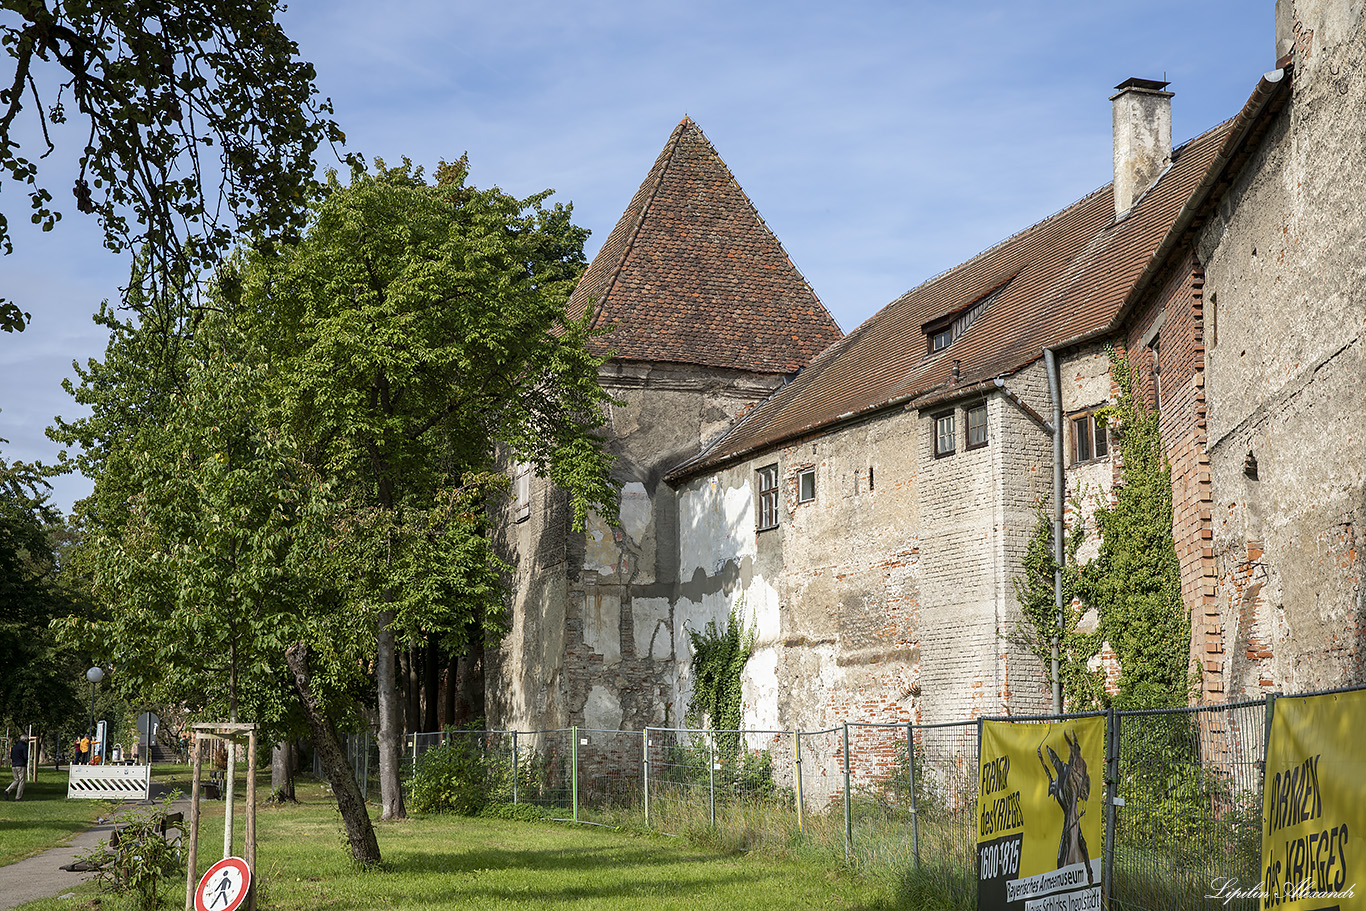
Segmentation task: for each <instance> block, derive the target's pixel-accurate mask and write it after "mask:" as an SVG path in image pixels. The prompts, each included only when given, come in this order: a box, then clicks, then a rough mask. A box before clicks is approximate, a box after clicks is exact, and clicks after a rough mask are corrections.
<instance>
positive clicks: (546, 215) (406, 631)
mask: <svg viewBox="0 0 1366 911" xmlns="http://www.w3.org/2000/svg"><path fill="white" fill-rule="evenodd" d="M377 168H378V171H377V173H374V174H370V173H368V172H366V171H365V170H364V169H362V168H359V167H356V168H353V170H352V172H351V182H350V184H349V186H345V187H344V186H342V185H341V184H340V183H339V182H338V180H337V178H336V176H335V175H333V176H332V177H331V179H330V188H329V189H330V192H329V193H328V194H327V195H326V196H325V197H324V198H323V200H322V201H321V202H320V203H319V204H318V205H317V207H316V208H315V210H314V213H313V216H312V221H311V224H310V226H309V228H308V230H307V233H306V234H305V235H304V237H303V238H302V239H301V240H300V241H299V242H298V243H296V244H291V245H288V246H284V247H282V248H280V250H279V252H278V255H262V254H254V255H253V256H252V257H249V264H248V267H247V268H245V269H244V270H243V272H242V275H241V285H240V294H241V304H240V307H239V309H240V311H241V312H242V313H243V314H244V315H247V316H246V317H245V318H250V319H252V320H255V321H256V326H257V328H256V329H254V330H253V332H254V335H255V336H256V337H258V338H260V339H262V340H263V341H266V342H267V343H268V344H270V345H271V346H272V347H271V350H270V359H271V362H272V363H273V364H276V365H278V368H279V372H278V374H277V377H278V380H279V383H278V386H277V394H276V395H274V396H272V400H273V401H276V402H278V403H279V412H278V421H279V423H280V425H281V426H285V427H288V428H290V429H291V432H292V433H294V434H297V435H298V436H299V438H300V439H301V440H302V441H304V447H305V450H306V451H307V453H308V455H307V457H308V458H309V459H310V460H311V461H312V463H313V464H314V465H316V466H317V467H318V469H319V471H320V472H321V473H322V474H323V476H325V477H327V478H328V479H329V480H331V481H332V482H333V483H335V485H336V486H335V488H334V489H335V496H336V497H337V499H338V501H339V502H340V503H341V504H342V508H343V510H344V511H345V513H346V514H347V515H348V516H349V517H350V518H349V520H348V522H347V529H348V534H349V535H350V536H351V540H352V543H351V545H350V546H349V547H348V548H347V550H348V552H349V554H350V563H349V564H348V566H347V567H346V570H345V571H344V572H342V573H341V574H340V575H339V578H342V579H345V580H346V585H347V592H346V593H345V597H346V598H347V599H348V601H349V602H350V603H351V605H353V609H352V611H351V613H353V614H355V613H360V612H362V611H365V612H369V613H370V615H371V616H372V617H373V618H374V624H375V625H374V629H375V631H376V652H377V654H376V665H375V667H376V684H377V694H378V739H379V745H380V781H381V792H382V798H381V799H382V802H383V816H384V818H393V817H397V816H402V815H404V810H403V804H402V797H401V791H400V788H399V774H400V765H399V707H400V706H399V698H398V692H397V689H396V679H395V663H396V662H395V648H396V643H398V642H401V641H405V640H410V639H416V638H419V637H423V636H425V635H426V634H428V633H433V632H434V633H437V634H438V635H439V636H440V637H441V639H442V641H443V642H444V643H445V644H446V645H447V646H448V647H451V648H459V647H460V646H462V645H463V644H464V642H465V637H466V636H467V633H468V630H469V629H470V627H471V625H473V626H474V627H475V628H476V629H489V630H497V629H498V624H499V622H500V620H501V617H502V614H503V606H504V599H503V590H502V586H501V584H500V580H499V575H500V573H501V572H503V571H504V570H505V569H506V567H503V566H502V565H501V564H500V563H499V562H498V561H497V560H496V559H495V557H494V555H493V552H492V549H491V547H490V545H489V541H488V538H487V536H486V534H485V533H484V531H485V530H484V523H485V511H484V509H483V508H482V506H481V504H482V502H483V500H484V498H485V497H487V496H488V495H490V494H492V493H493V492H495V491H496V490H497V489H499V488H498V479H499V478H500V477H501V476H500V475H499V474H497V473H496V471H495V469H496V467H497V459H496V454H497V453H496V447H497V446H499V445H502V446H503V447H505V448H506V451H507V452H508V453H509V454H510V455H511V457H512V458H515V459H518V460H522V461H526V462H529V463H531V464H532V465H533V466H534V467H535V469H536V470H537V471H538V472H539V473H540V474H542V475H543V476H547V477H549V478H550V479H551V480H552V481H554V482H555V483H556V484H557V485H558V486H559V487H560V488H562V489H563V490H565V491H567V492H568V493H569V495H570V499H571V502H572V505H573V510H574V514H575V518H576V521H577V522H578V523H579V524H580V525H581V524H582V523H583V521H584V519H585V518H586V516H587V512H588V510H590V509H592V510H596V511H598V512H600V513H601V514H604V515H606V516H609V517H615V515H616V502H617V501H616V489H615V487H614V486H613V484H612V482H611V481H610V479H609V476H608V468H609V459H608V457H607V456H606V455H605V454H604V452H603V450H602V447H601V442H602V441H601V439H600V438H599V437H598V436H597V435H596V434H595V432H594V428H596V427H598V426H599V425H600V424H601V423H602V422H603V420H604V403H605V402H606V396H605V394H604V393H603V391H602V389H601V387H600V386H599V384H598V381H597V369H598V366H599V364H600V363H601V362H600V360H598V359H597V358H594V357H593V356H591V355H590V354H589V353H588V352H587V349H586V346H585V340H586V336H587V333H588V331H589V330H588V328H587V326H588V323H587V321H586V319H585V320H584V321H573V320H569V319H568V318H567V316H566V312H565V302H566V301H567V299H568V296H569V292H570V291H571V290H572V288H573V284H574V282H575V281H576V280H577V278H578V276H579V275H580V274H581V272H582V269H583V264H584V259H583V241H584V239H585V236H586V232H584V231H583V230H582V229H580V228H577V227H575V226H574V225H573V224H572V222H571V221H570V210H569V208H568V207H564V206H561V205H555V206H553V207H549V208H547V207H545V206H543V202H544V201H545V199H546V197H547V196H548V195H549V194H548V193H541V194H537V195H535V196H532V197H530V198H528V199H517V198H515V197H513V196H510V195H508V194H506V193H504V192H502V191H501V190H499V189H497V188H494V189H491V190H479V189H476V188H474V187H472V186H469V185H467V183H466V179H467V163H466V162H465V160H464V159H461V160H460V161H459V162H456V163H454V164H443V165H442V166H441V168H439V169H438V172H437V177H438V180H437V183H436V185H435V186H429V185H427V184H426V183H425V182H424V179H423V175H422V171H421V169H417V170H414V169H413V168H412V167H411V165H410V164H408V163H407V162H405V163H404V164H403V165H402V166H401V167H398V168H386V167H385V166H384V164H383V163H382V162H379V163H377ZM272 420H276V418H273V419H272Z"/></svg>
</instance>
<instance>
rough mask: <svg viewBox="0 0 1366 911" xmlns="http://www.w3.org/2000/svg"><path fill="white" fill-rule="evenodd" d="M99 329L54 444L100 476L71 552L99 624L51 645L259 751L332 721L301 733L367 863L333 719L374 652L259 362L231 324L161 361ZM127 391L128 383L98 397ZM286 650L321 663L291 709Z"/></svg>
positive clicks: (372, 856)
mask: <svg viewBox="0 0 1366 911" xmlns="http://www.w3.org/2000/svg"><path fill="white" fill-rule="evenodd" d="M107 322H109V324H110V325H111V328H112V329H113V332H112V337H111V341H110V344H109V348H108V350H107V353H106V360H105V362H104V363H103V364H98V365H96V364H92V365H90V367H89V368H88V369H86V370H85V371H83V385H82V387H81V389H80V390H79V392H81V393H82V395H83V396H84V398H86V399H87V400H89V401H91V402H92V404H93V405H94V406H95V408H94V413H93V414H92V416H91V417H90V418H88V419H84V420H82V421H76V422H72V423H70V424H64V425H62V429H61V431H60V432H59V434H60V435H63V436H65V437H67V438H70V439H72V440H73V441H76V442H81V441H85V442H87V443H88V447H89V448H88V451H87V456H88V457H89V459H90V461H89V464H90V465H92V466H94V467H96V468H97V469H98V472H99V473H98V474H97V475H96V490H95V493H94V495H92V497H91V498H90V500H89V501H87V503H86V504H85V506H86V508H87V510H88V512H89V515H90V516H91V520H90V522H89V523H88V525H89V529H88V530H89V533H88V535H87V538H86V540H85V541H84V542H83V546H82V547H81V548H80V550H79V551H78V558H79V559H80V560H81V561H83V565H84V566H85V567H86V569H87V571H88V574H89V576H90V578H91V579H92V591H93V595H94V598H95V601H96V604H97V605H98V608H97V609H95V610H93V611H92V612H91V613H90V614H88V615H84V616H72V617H69V618H67V619H66V620H65V621H63V622H62V623H61V624H60V628H61V630H62V631H63V632H64V633H65V635H66V637H67V639H68V640H69V641H71V642H73V643H77V644H80V645H83V646H85V647H87V648H90V649H92V650H96V651H97V652H102V653H103V654H104V655H105V656H106V660H109V661H111V662H116V664H117V674H116V675H115V680H116V681H117V686H118V688H119V690H120V691H121V692H123V693H124V694H128V695H132V694H136V695H137V696H139V697H140V698H142V699H144V700H148V699H150V700H154V701H160V702H165V703H170V704H176V705H184V706H187V707H189V708H190V709H191V710H192V711H194V712H195V713H197V714H200V715H208V716H210V717H218V718H221V717H224V716H226V717H227V718H228V719H229V720H233V721H235V720H238V719H239V717H243V718H249V719H250V720H252V721H255V722H257V723H259V724H261V725H262V727H263V731H264V733H266V734H267V735H268V736H269V735H271V734H282V733H286V732H288V731H289V730H290V728H291V727H292V726H294V725H296V724H298V723H299V721H297V720H296V719H299V718H300V717H301V712H300V711H299V710H298V709H293V710H291V709H292V707H293V706H295V705H296V704H297V705H298V706H302V707H304V708H305V709H307V710H308V711H311V712H314V713H315V714H320V715H322V716H325V717H326V720H325V722H324V723H322V724H320V725H318V726H316V727H314V726H313V724H312V723H311V722H312V721H313V719H309V721H310V727H314V740H315V743H316V745H317V748H318V750H319V751H320V753H322V754H324V755H326V756H327V757H329V762H328V766H329V777H330V778H331V779H332V783H333V787H334V790H335V792H336V794H337V797H338V801H339V803H340V804H341V805H342V807H343V808H344V810H345V812H344V823H345V825H346V827H347V833H348V840H349V842H350V844H351V848H352V854H353V857H354V858H355V859H356V860H357V861H358V862H361V863H365V864H369V863H375V862H378V860H379V850H378V846H377V842H376V840H375V837H374V832H373V828H372V827H371V826H370V823H369V817H368V816H367V815H366V814H365V811H364V801H363V799H362V798H361V796H360V794H359V791H358V789H357V788H356V785H355V782H354V778H353V776H352V774H351V770H350V768H349V767H347V766H346V761H345V756H344V752H343V751H342V749H341V748H340V745H339V743H338V742H337V738H336V733H335V730H336V724H335V722H334V721H333V720H332V719H336V718H343V719H344V718H345V717H346V714H347V712H348V709H349V707H350V706H352V705H354V702H355V696H356V693H357V690H358V688H360V687H361V686H362V684H363V677H362V675H361V671H360V668H361V666H362V662H363V661H364V659H365V658H366V656H367V655H368V653H369V651H370V643H369V641H368V638H367V637H366V636H364V635H363V634H362V633H361V632H360V628H359V627H358V626H357V625H356V624H355V623H351V622H348V621H347V618H346V617H344V616H343V615H342V614H341V613H340V612H339V611H338V610H337V609H336V608H337V606H338V605H339V603H340V599H339V598H338V595H337V590H336V588H335V587H334V586H333V585H331V583H330V581H329V579H330V578H331V570H332V568H334V561H333V558H332V556H331V554H332V548H331V545H332V544H333V543H334V541H335V537H334V534H333V527H332V521H331V520H332V515H331V512H330V509H331V506H330V501H329V500H328V489H327V485H326V484H325V483H323V482H322V480H321V479H320V478H319V477H318V475H317V472H316V471H315V470H314V469H313V467H312V466H310V465H308V464H307V463H306V462H305V461H304V460H303V459H302V458H301V457H300V454H299V451H298V447H297V445H296V444H295V443H294V441H293V439H292V438H291V437H290V436H289V435H288V434H287V433H284V432H281V431H280V430H279V429H278V428H274V427H271V426H269V425H268V424H266V423H264V421H263V420H262V417H263V415H264V414H265V413H266V406H265V396H266V395H268V394H269V392H270V390H271V388H272V387H271V382H270V373H271V370H272V368H271V365H270V363H269V361H268V359H267V357H266V356H265V352H264V350H263V349H262V348H261V347H260V346H259V345H257V344H254V343H253V341H252V340H251V339H250V338H248V337H246V336H244V335H243V334H242V333H241V332H240V331H239V330H238V328H237V326H236V324H235V323H234V321H233V319H232V316H231V314H227V313H206V314H204V315H202V316H201V317H200V318H199V319H198V320H197V322H196V325H195V330H194V332H193V333H192V334H186V335H184V337H183V338H181V339H179V341H178V342H177V344H176V346H175V348H174V357H169V358H168V355H167V348H166V347H165V346H166V343H167V341H168V336H166V335H165V334H164V333H162V332H160V331H159V330H158V329H157V328H156V327H155V326H152V327H147V326H144V325H142V324H141V323H134V322H132V321H129V322H120V321H112V320H107ZM148 363H150V364H153V365H156V366H159V367H161V368H164V371H163V373H162V379H161V381H159V382H156V383H150V384H149V383H147V382H145V381H143V380H142V379H141V374H140V371H139V370H138V366H139V364H148ZM124 377H127V378H130V379H131V378H133V377H138V378H139V379H138V380H137V381H131V382H128V383H127V385H124V386H122V387H121V386H120V384H119V383H118V382H107V383H106V382H92V381H95V380H100V381H105V380H113V379H115V378H124ZM140 409H141V414H139V410H140ZM152 418H154V419H152ZM297 643H312V644H314V653H315V654H316V655H317V656H318V658H316V659H315V660H314V661H313V662H312V667H311V668H310V672H309V673H308V675H307V677H306V685H305V686H306V688H305V690H304V691H302V692H301V691H299V683H298V680H297V679H296V678H295V676H294V674H293V673H292V670H291V669H290V668H288V667H287V660H286V656H287V651H288V649H290V648H291V647H292V646H294V645H295V644H297ZM296 700H297V702H296Z"/></svg>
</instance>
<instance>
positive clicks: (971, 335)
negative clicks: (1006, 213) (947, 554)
mask: <svg viewBox="0 0 1366 911" xmlns="http://www.w3.org/2000/svg"><path fill="white" fill-rule="evenodd" d="M1230 123H1231V122H1230ZM1230 123H1225V124H1222V125H1220V126H1218V127H1216V128H1214V129H1213V130H1210V131H1209V132H1207V133H1205V134H1204V135H1202V136H1199V137H1197V138H1196V139H1194V140H1192V141H1191V142H1189V143H1187V144H1186V145H1185V146H1183V147H1181V148H1180V149H1177V150H1176V151H1175V152H1174V153H1173V161H1172V166H1171V168H1170V169H1168V170H1167V172H1166V173H1165V174H1163V175H1162V177H1161V178H1160V179H1159V180H1158V181H1157V183H1156V184H1155V185H1154V186H1153V187H1152V188H1151V189H1150V190H1149V191H1148V193H1147V194H1146V195H1145V196H1144V197H1143V198H1142V199H1141V200H1140V201H1139V202H1138V204H1136V205H1135V206H1134V207H1133V209H1132V210H1131V211H1130V213H1129V214H1128V215H1127V216H1126V217H1125V218H1123V219H1122V220H1119V221H1116V220H1115V215H1114V204H1113V202H1112V198H1111V190H1110V187H1104V188H1102V189H1100V190H1098V191H1096V192H1095V193H1092V194H1090V195H1089V196H1087V197H1085V198H1083V199H1081V200H1080V201H1078V202H1076V203H1074V204H1072V205H1071V206H1068V207H1067V208H1066V209H1063V210H1062V211H1061V212H1058V213H1057V214H1056V215H1053V216H1051V217H1050V218H1047V219H1045V220H1044V221H1041V222H1039V223H1038V224H1036V225H1033V226H1032V227H1030V228H1026V229H1025V230H1024V231H1021V232H1020V233H1019V234H1016V235H1015V236H1013V237H1011V238H1008V239H1007V240H1004V241H1002V242H1001V243H999V244H997V245H996V246H994V247H992V248H991V249H989V250H986V251H984V252H983V253H981V254H979V255H978V256H976V257H974V258H973V259H971V260H968V261H967V262H965V263H963V264H961V265H958V266H955V267H954V268H952V269H950V270H949V271H947V272H945V273H943V274H942V275H939V276H937V277H935V278H933V279H930V280H929V281H927V282H925V283H924V284H923V285H921V286H920V287H918V288H915V289H914V290H912V291H909V292H907V293H906V294H904V295H902V296H901V297H899V298H898V299H896V300H895V301H892V303H890V304H888V305H887V306H886V307H884V308H883V309H882V310H881V311H880V312H878V313H877V314H876V315H874V316H873V317H871V318H870V319H869V320H868V321H867V322H865V323H864V324H863V325H862V326H859V327H858V328H857V329H855V330H854V331H853V332H852V333H850V334H849V335H847V336H845V337H844V338H843V339H842V340H840V341H839V342H838V343H836V344H835V345H833V346H832V347H831V348H830V349H829V350H827V351H825V352H824V353H823V354H822V355H821V356H820V357H819V358H817V359H816V360H815V361H814V362H813V363H812V364H811V365H810V367H808V368H807V369H806V370H805V371H803V372H802V373H801V374H799V375H798V376H797V377H796V379H794V380H793V381H792V382H791V383H789V384H788V385H787V386H786V387H784V388H783V389H782V390H780V391H778V392H777V393H775V394H774V395H773V396H772V397H771V398H770V399H768V400H767V401H765V402H764V403H763V404H762V405H760V406H759V407H758V408H756V409H754V411H752V412H751V413H750V414H749V415H748V416H747V417H746V418H745V420H743V421H742V422H741V423H740V424H738V425H737V426H736V427H735V428H734V429H732V431H731V432H730V433H729V434H728V435H727V436H725V437H723V438H722V439H721V440H720V441H718V443H717V444H715V445H714V446H713V447H712V448H710V449H709V450H708V451H707V452H704V453H702V454H700V455H699V456H697V457H696V458H694V459H692V460H690V461H689V462H686V463H684V464H683V465H681V466H679V467H678V468H676V469H674V471H673V472H671V473H670V477H671V479H675V480H676V479H681V478H684V477H687V476H689V475H692V474H695V473H697V472H699V471H703V470H706V469H708V468H711V467H716V466H719V465H722V464H725V463H727V462H730V461H733V460H735V459H739V458H743V457H744V456H746V455H748V454H749V453H753V452H756V451H760V450H763V449H767V448H770V447H773V446H776V445H780V444H782V443H784V442H785V441H789V440H793V439H797V438H800V437H803V436H806V435H808V434H811V433H815V432H819V431H820V430H822V429H824V428H827V427H829V426H831V425H834V424H838V423H840V422H842V421H844V420H848V419H851V418H857V417H860V416H864V415H867V414H871V413H872V412H875V411H877V410H879V409H882V408H886V407H889V406H891V405H900V404H910V405H912V406H914V405H915V404H916V403H928V402H931V401H935V400H938V399H940V398H943V397H945V395H946V394H947V395H952V393H953V392H954V390H955V389H961V388H964V387H968V386H971V385H973V384H974V383H979V382H982V381H986V380H990V379H992V378H993V377H996V376H1000V375H1002V374H1008V373H1013V372H1015V371H1017V370H1019V369H1020V368H1021V367H1023V366H1025V365H1026V364H1029V363H1031V362H1033V361H1034V360H1036V359H1037V358H1039V357H1041V356H1042V350H1043V349H1044V348H1047V347H1056V346H1058V345H1061V344H1064V343H1067V342H1069V341H1073V340H1077V339H1079V338H1081V337H1084V336H1087V335H1091V334H1095V333H1099V332H1101V331H1103V330H1104V329H1106V327H1108V326H1109V325H1110V323H1111V321H1112V320H1113V319H1114V318H1115V316H1116V315H1117V313H1118V312H1119V309H1120V307H1121V306H1122V305H1123V303H1124V301H1125V299H1126V297H1127V295H1128V293H1129V291H1130V290H1131V289H1132V288H1133V286H1134V283H1135V282H1136V281H1137V280H1138V279H1139V277H1140V276H1141V275H1142V274H1143V272H1144V269H1145V267H1147V265H1148V264H1149V262H1150V261H1151V259H1152V257H1153V255H1154V253H1155V252H1156V251H1157V249H1158V246H1159V245H1160V244H1161V242H1162V240H1163V238H1164V237H1165V236H1166V235H1167V233H1168V231H1169V230H1170V229H1171V228H1172V226H1173V223H1174V222H1175V219H1176V216H1177V213H1178V212H1180V211H1181V208H1182V206H1184V205H1185V203H1186V201H1187V200H1188V199H1189V198H1190V196H1191V194H1192V192H1193V191H1194V190H1195V188H1196V186H1197V185H1198V184H1199V183H1200V181H1201V178H1203V177H1204V175H1205V173H1206V171H1207V170H1208V169H1209V168H1210V165H1211V162H1212V161H1213V160H1214V157H1215V154H1216V152H1217V151H1218V150H1219V148H1220V146H1221V145H1222V143H1223V141H1224V137H1225V134H1226V133H1227V132H1228V131H1229V128H1230ZM1006 282H1008V284H1005V285H1004V287H1003V288H1001V292H1000V294H998V295H997V296H996V298H995V299H993V300H992V301H991V303H990V305H989V306H988V307H987V308H986V310H985V311H984V312H983V313H982V314H981V315H980V316H979V317H978V318H977V320H976V322H974V323H973V324H972V325H971V327H970V328H968V329H967V330H966V331H965V332H964V333H963V334H962V336H961V337H960V338H958V339H956V340H955V341H954V342H953V344H951V345H950V346H949V347H948V348H946V349H943V350H941V351H939V352H937V353H934V354H930V353H929V343H928V339H927V338H926V334H925V326H926V324H928V323H933V322H935V321H936V320H940V319H942V318H943V317H945V316H947V315H950V314H955V313H957V312H959V311H961V310H963V309H964V308H966V307H969V306H971V305H972V304H973V303H974V302H976V301H978V300H980V299H982V298H983V297H984V296H985V295H987V294H989V293H990V292H991V291H993V290H994V289H996V288H998V287H1001V286H1002V285H1003V283H1006ZM955 362H956V363H958V365H959V367H960V372H961V375H960V376H959V377H958V378H957V379H955V378H954V377H953V373H952V371H953V367H954V364H955Z"/></svg>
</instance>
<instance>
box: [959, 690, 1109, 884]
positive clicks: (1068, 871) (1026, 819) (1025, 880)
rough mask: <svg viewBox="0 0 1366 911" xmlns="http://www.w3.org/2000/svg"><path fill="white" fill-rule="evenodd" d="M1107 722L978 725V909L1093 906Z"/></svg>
mask: <svg viewBox="0 0 1366 911" xmlns="http://www.w3.org/2000/svg"><path fill="white" fill-rule="evenodd" d="M1104 757H1105V718H1104V717H1103V716H1099V715H1097V716H1094V717H1090V718H1076V719H1071V720H1068V721H1066V722H1060V723H1050V724H1023V723H1019V722H1012V721H984V722H982V754H981V760H980V774H979V777H978V802H977V806H978V810H979V816H978V820H977V907H978V908H979V909H982V911H1007V909H1008V911H1099V908H1100V888H1101V837H1102V836H1101V817H1102V815H1103V813H1102V809H1103V806H1104V800H1103V797H1104V794H1103V792H1104V785H1103V782H1102V770H1103V769H1104Z"/></svg>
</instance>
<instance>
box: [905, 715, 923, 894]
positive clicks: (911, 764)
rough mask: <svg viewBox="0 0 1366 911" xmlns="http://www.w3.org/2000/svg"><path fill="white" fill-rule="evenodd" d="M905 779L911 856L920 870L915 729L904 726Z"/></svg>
mask: <svg viewBox="0 0 1366 911" xmlns="http://www.w3.org/2000/svg"><path fill="white" fill-rule="evenodd" d="M906 777H907V778H908V779H910V784H911V856H913V857H914V858H915V868H916V869H917V870H919V869H920V811H919V808H918V807H917V806H916V802H915V727H914V725H911V724H907V725H906Z"/></svg>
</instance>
